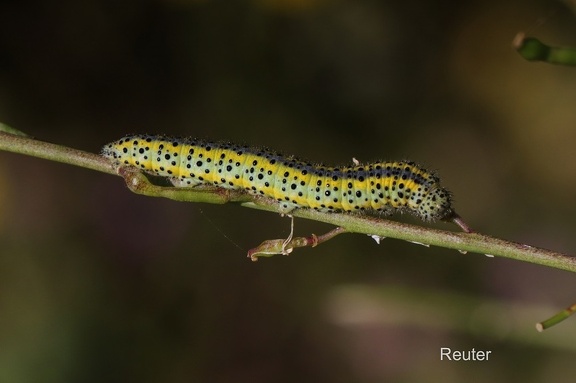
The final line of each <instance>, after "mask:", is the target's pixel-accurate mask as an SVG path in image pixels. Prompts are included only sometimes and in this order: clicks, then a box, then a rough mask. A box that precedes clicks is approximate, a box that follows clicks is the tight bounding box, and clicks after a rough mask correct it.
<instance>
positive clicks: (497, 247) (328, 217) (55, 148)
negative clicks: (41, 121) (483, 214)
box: [0, 133, 576, 272]
mask: <svg viewBox="0 0 576 383" xmlns="http://www.w3.org/2000/svg"><path fill="white" fill-rule="evenodd" d="M0 150H6V151H10V152H14V153H20V154H25V155H30V156H35V157H40V158H45V159H49V160H52V161H59V162H63V163H67V164H70V165H75V166H80V167H84V168H88V169H92V170H96V171H100V172H104V173H108V174H117V173H116V171H115V170H114V169H113V167H112V164H110V163H109V162H108V160H106V159H104V158H103V157H101V156H98V155H95V154H91V153H86V152H83V151H79V150H76V149H71V148H67V147H64V146H60V145H54V144H49V143H46V142H41V141H37V140H34V139H31V138H27V137H21V136H16V135H12V134H6V133H0ZM128 179H130V178H128ZM133 179H136V178H133ZM167 189H170V190H165V191H164V192H160V194H158V196H162V197H166V198H171V199H174V200H178V201H197V202H211V201H209V199H210V198H208V200H207V197H206V195H216V194H218V193H221V191H218V190H217V189H211V190H210V189H208V190H194V189H184V188H167ZM143 194H146V195H153V194H150V193H146V192H143ZM215 200H217V201H219V202H212V203H224V202H227V201H240V202H242V201H248V202H244V203H242V205H243V206H246V207H250V208H255V209H260V210H266V211H272V212H277V213H281V210H280V209H279V207H278V204H277V203H275V202H274V201H273V200H270V199H265V198H259V197H256V196H251V195H247V194H242V193H235V194H233V195H232V197H230V196H228V197H224V198H223V199H222V196H221V195H219V196H218V197H216V198H215ZM290 214H291V215H293V216H294V217H297V218H305V219H311V220H315V221H320V222H325V223H329V224H333V225H335V226H338V227H342V228H343V229H344V230H346V231H347V232H351V233H364V234H368V235H374V236H378V237H387V238H397V239H402V240H405V241H409V242H418V243H423V244H427V245H434V246H439V247H445V248H449V249H456V250H459V251H460V252H463V253H464V252H475V253H480V254H485V255H488V256H498V257H504V258H510V259H516V260H519V261H524V262H529V263H533V264H537V265H543V266H548V267H553V268H557V269H561V270H566V271H571V272H576V258H574V257H572V256H569V255H567V254H562V253H557V252H553V251H550V250H545V249H540V248H536V247H532V246H529V245H524V244H519V243H514V242H508V241H504V240H501V239H497V238H493V237H489V236H486V235H482V234H478V233H456V232H449V231H441V230H435V229H432V228H428V227H421V226H415V225H409V224H405V223H400V222H395V221H390V220H387V219H384V218H381V217H374V216H365V215H357V214H349V213H322V212H318V211H314V210H311V209H296V210H294V211H293V212H291V213H290Z"/></svg>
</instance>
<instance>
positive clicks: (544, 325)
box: [536, 303, 576, 332]
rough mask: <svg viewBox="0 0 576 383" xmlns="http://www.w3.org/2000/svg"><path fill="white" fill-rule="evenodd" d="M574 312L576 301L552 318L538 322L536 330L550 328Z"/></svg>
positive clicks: (540, 330) (575, 310)
mask: <svg viewBox="0 0 576 383" xmlns="http://www.w3.org/2000/svg"><path fill="white" fill-rule="evenodd" d="M574 312H576V303H575V304H573V305H571V306H570V307H568V308H566V309H564V310H562V311H560V312H558V313H556V314H555V315H554V316H552V317H551V318H548V319H546V320H545V321H542V322H540V323H536V330H538V332H542V331H544V330H546V329H547V328H550V327H552V326H554V325H557V324H558V323H560V322H562V321H563V320H565V319H568V317H570V316H571V315H572V314H574Z"/></svg>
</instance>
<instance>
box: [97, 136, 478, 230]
mask: <svg viewBox="0 0 576 383" xmlns="http://www.w3.org/2000/svg"><path fill="white" fill-rule="evenodd" d="M102 155H103V156H104V157H106V158H109V159H111V160H113V161H115V162H116V163H118V164H120V165H130V166H135V167H138V168H140V169H142V170H144V171H146V172H149V173H153V174H156V175H159V176H164V177H169V178H170V180H171V182H172V184H173V185H174V186H176V187H194V186H197V185H213V186H216V187H219V188H226V189H242V190H245V191H247V192H248V193H251V194H259V195H263V196H266V197H270V198H273V199H275V200H276V201H278V203H279V204H280V205H281V206H282V209H283V210H285V211H287V212H289V211H290V210H292V209H294V208H308V209H315V210H319V211H324V212H328V211H348V212H349V211H353V212H373V211H376V212H385V213H393V212H395V211H406V212H410V213H412V214H414V215H416V216H418V217H419V218H421V219H422V220H424V221H434V220H445V221H449V220H452V221H454V222H455V223H456V224H458V225H459V226H460V227H461V228H462V229H463V230H464V231H467V232H469V231H470V229H469V228H468V226H466V224H464V222H462V221H461V219H460V217H459V216H458V215H457V214H456V213H455V212H454V210H453V208H452V199H451V194H450V192H449V191H447V190H446V189H444V188H442V187H441V186H440V180H439V178H438V177H437V176H436V175H434V174H433V173H430V172H428V171H426V170H425V169H423V168H421V167H419V166H418V165H416V164H415V163H413V162H409V161H395V162H376V163H371V164H366V165H360V164H354V165H353V166H342V167H329V166H323V165H315V164H312V163H310V162H306V161H301V160H298V159H295V158H292V157H285V156H283V155H281V154H279V153H277V152H274V151H271V150H268V149H259V148H254V147H250V146H243V145H235V144H230V143H219V142H209V141H203V140H198V139H192V138H184V139H183V138H170V137H164V136H158V135H130V136H126V137H124V138H122V139H120V140H118V141H114V142H112V143H110V144H108V145H105V146H104V148H103V149H102Z"/></svg>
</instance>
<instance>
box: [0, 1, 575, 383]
mask: <svg viewBox="0 0 576 383" xmlns="http://www.w3.org/2000/svg"><path fill="white" fill-rule="evenodd" d="M572 7H573V4H571V3H569V2H566V3H564V2H561V1H505V2H502V1H496V0H492V1H490V0H489V1H448V0H436V1H425V0H414V1H408V2H406V1H404V2H397V1H368V0H362V1H336V0H309V1H306V0H276V1H274V0H253V1H209V0H206V1H191V0H164V1H162V0H157V1H122V2H115V1H95V0H87V1H81V2H78V1H72V0H63V1H59V2H48V1H36V2H18V1H3V2H2V3H1V5H0V121H2V122H4V123H7V124H9V125H11V126H13V127H15V128H17V129H20V130H23V131H25V132H26V133H28V134H30V135H32V136H35V137H37V138H38V139H41V140H45V141H50V142H54V143H59V144H63V145H66V146H71V147H75V148H78V149H82V150H87V151H91V152H98V151H99V150H100V148H101V146H102V145H104V144H105V143H107V142H109V141H112V140H116V139H118V138H119V137H121V136H123V135H125V134H127V133H136V132H140V133H144V132H146V133H165V134H170V135H180V136H188V135H190V136H196V137H201V138H210V139H215V140H231V141H235V142H241V143H249V144H252V145H258V146H267V147H271V148H274V149H277V150H281V151H283V152H285V153H288V154H294V155H296V156H299V157H302V158H306V159H310V160H312V161H318V162H325V163H328V164H340V163H350V162H351V159H352V157H355V158H357V159H359V160H361V161H372V160H381V159H382V160H391V159H403V158H408V159H412V160H414V161H417V162H419V163H421V164H423V165H425V167H426V168H428V169H434V170H437V171H438V173H439V174H440V175H441V177H442V182H443V185H444V186H445V187H447V188H449V189H450V190H452V191H453V193H454V195H455V198H456V207H457V210H458V211H459V212H460V214H461V215H462V216H463V217H464V218H465V220H466V221H467V222H468V223H469V224H470V225H471V226H472V227H473V228H475V229H476V230H479V231H481V232H483V233H486V234H490V235H494V236H497V237H501V238H505V239H510V240H514V241H518V242H523V243H528V244H531V245H534V246H540V247H545V248H549V249H552V250H557V251H563V252H567V253H572V254H576V236H575V235H574V232H575V231H576V219H574V216H575V215H576V205H575V204H574V194H575V191H576V161H575V158H576V154H575V152H574V147H575V145H574V143H575V142H576V109H575V107H574V105H575V101H574V100H575V98H576V69H575V68H569V67H559V66H551V65H547V64H542V63H529V62H526V61H524V60H522V59H521V58H520V57H519V56H518V55H517V54H516V53H515V52H514V51H513V49H512V48H511V41H512V39H513V37H514V35H515V34H516V33H517V32H520V31H524V32H527V33H528V34H531V35H535V36H537V37H539V38H540V39H542V40H543V41H545V42H548V43H550V44H553V45H560V46H576V16H575V14H574V12H573V8H572ZM395 219H399V220H403V221H407V222H416V221H415V220H414V219H412V218H410V217H406V216H402V217H395ZM434 226H436V227H438V228H442V229H449V230H455V231H456V230H457V228H456V227H454V226H450V225H448V224H442V223H438V224H435V225H434ZM329 229H330V227H329V226H327V225H321V224H319V223H315V222H307V221H304V220H297V221H296V234H297V235H308V234H310V233H312V232H315V233H322V232H324V231H327V230H329ZM288 231H289V220H287V219H286V218H281V217H279V216H278V215H275V214H269V213H265V212H261V211H256V210H251V209H245V208H242V207H240V206H237V205H225V206H212V205H200V204H185V203H178V202H173V201H169V200H164V199H158V198H148V197H143V196H137V195H134V194H131V193H130V192H129V191H128V190H127V188H126V187H125V185H124V183H123V181H122V180H121V179H120V178H117V177H112V176H109V175H105V174H100V173H96V172H93V171H90V170H86V169H82V168H76V167H71V166H67V165H63V164H58V163H53V162H49V161H45V160H40V159H37V158H31V157H24V156H21V155H16V154H10V153H0V381H2V382H32V381H34V382H235V383H239V382H240V383H241V382H255V383H258V382H360V383H365V382H366V383H368V382H407V381H412V382H438V381H442V382H449V383H450V382H462V381H469V380H470V377H473V378H474V380H475V381H476V382H509V381H523V382H542V381H553V380H554V379H561V378H562V379H563V378H565V377H566V376H571V375H573V374H574V372H576V367H575V365H574V362H573V361H574V358H575V357H576V346H575V344H576V342H575V340H576V322H575V321H574V320H573V319H570V320H568V321H567V322H565V323H562V324H561V325H558V326H557V327H555V328H552V329H550V330H547V331H546V332H544V333H542V334H538V333H536V331H535V329H534V324H535V322H537V321H540V320H543V319H545V318H546V317H548V316H550V315H552V314H553V313H554V312H556V311H558V310H560V309H561V308H563V307H565V306H567V305H569V304H571V303H573V302H574V301H576V277H575V276H574V275H572V274H569V273H567V272H563V271H558V270H554V269H548V268H545V267H541V266H535V265H530V264H523V263H520V262H516V261H511V260H507V259H500V258H488V257H485V256H483V255H479V254H466V255H463V254H460V253H458V252H457V251H453V250H447V249H442V248H425V247H422V246H417V245H414V244H410V243H407V242H402V241H397V240H390V239H388V240H384V241H383V242H382V243H381V244H380V245H377V244H376V243H375V242H374V241H372V240H371V239H370V238H368V237H365V236H362V235H343V236H340V237H337V238H336V239H334V240H332V241H329V242H328V243H326V244H323V245H321V246H320V247H317V248H314V249H303V250H298V251H296V252H294V253H293V254H292V255H291V256H290V257H284V256H276V257H273V258H270V259H262V260H261V261H259V262H257V263H252V262H250V261H249V260H248V259H247V258H246V257H245V255H246V251H247V249H249V248H251V247H253V246H256V245H257V244H259V243H260V242H261V241H263V240H265V239H272V238H282V237H285V236H286V235H287V234H288ZM441 347H451V348H453V349H459V350H470V349H472V348H475V349H476V350H492V354H491V357H490V360H489V361H484V362H460V363H457V362H446V361H444V362H441V361H440V348H441Z"/></svg>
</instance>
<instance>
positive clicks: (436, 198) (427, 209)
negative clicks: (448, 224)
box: [418, 188, 454, 221]
mask: <svg viewBox="0 0 576 383" xmlns="http://www.w3.org/2000/svg"><path fill="white" fill-rule="evenodd" d="M418 215H419V216H420V218H422V219H423V220H424V221H435V220H437V219H442V220H445V219H448V220H449V219H451V217H452V215H454V211H453V210H452V199H451V196H450V192H449V191H448V190H446V189H442V188H434V189H432V190H430V191H429V192H428V194H427V195H426V196H425V197H424V198H423V199H422V203H421V204H420V205H419V206H418Z"/></svg>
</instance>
